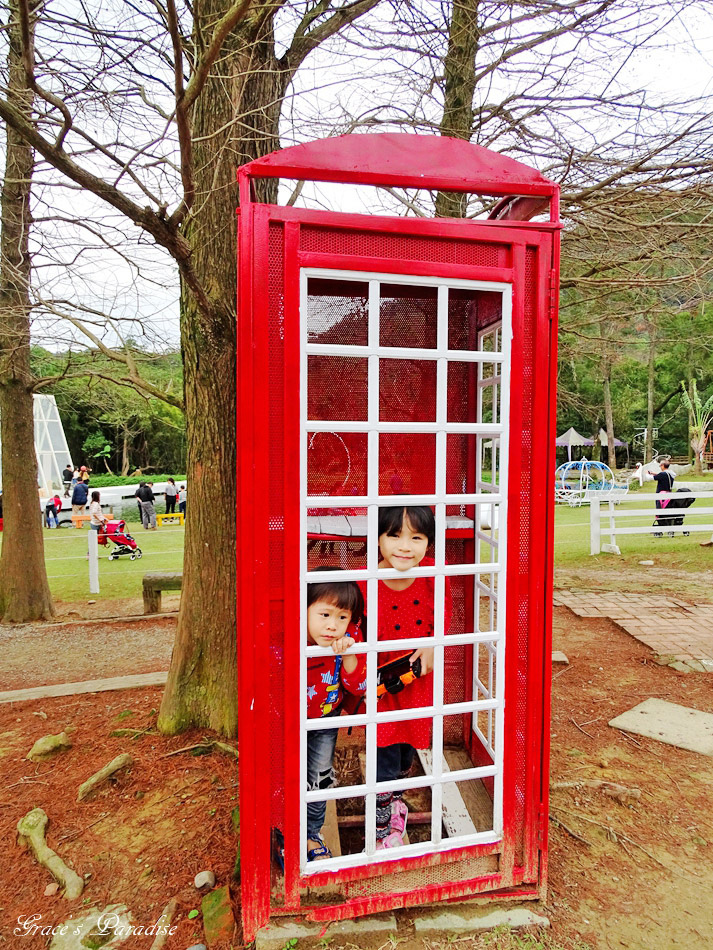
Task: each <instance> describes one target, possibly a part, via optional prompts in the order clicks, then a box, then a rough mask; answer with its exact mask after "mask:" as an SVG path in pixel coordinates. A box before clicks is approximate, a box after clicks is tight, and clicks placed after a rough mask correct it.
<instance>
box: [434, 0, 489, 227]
mask: <svg viewBox="0 0 713 950" xmlns="http://www.w3.org/2000/svg"><path fill="white" fill-rule="evenodd" d="M479 5H480V0H454V3H453V14H452V16H451V23H450V29H449V34H448V50H447V52H446V57H445V60H444V63H443V68H444V73H445V90H444V100H443V117H442V119H441V124H440V129H439V131H440V134H441V135H451V136H454V137H456V138H459V139H464V140H465V141H466V142H469V141H470V137H471V135H472V133H473V96H474V94H475V56H476V53H477V52H478V43H479V40H480V34H479V31H478V7H479ZM467 207H468V195H467V194H458V192H453V191H439V192H438V194H437V195H436V215H437V216H438V217H441V218H447V217H450V218H464V217H465V214H466V210H467Z"/></svg>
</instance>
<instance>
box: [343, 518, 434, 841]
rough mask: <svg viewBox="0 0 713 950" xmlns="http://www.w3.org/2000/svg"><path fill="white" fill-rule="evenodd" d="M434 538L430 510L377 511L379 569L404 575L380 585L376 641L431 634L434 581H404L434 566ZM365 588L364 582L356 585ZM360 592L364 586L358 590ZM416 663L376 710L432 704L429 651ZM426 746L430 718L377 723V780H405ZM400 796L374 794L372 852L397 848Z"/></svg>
mask: <svg viewBox="0 0 713 950" xmlns="http://www.w3.org/2000/svg"><path fill="white" fill-rule="evenodd" d="M435 536H436V523H435V518H434V516H433V512H432V511H431V509H430V508H427V507H416V506H414V507H402V506H398V507H395V508H381V509H380V510H379V552H380V555H381V558H380V560H379V567H381V568H395V569H396V570H397V571H402V572H404V575H405V576H404V577H403V579H401V578H395V579H393V580H384V581H380V582H379V587H378V589H379V631H378V639H379V640H380V641H382V640H403V639H407V638H409V637H429V636H433V631H434V623H433V611H434V593H435V578H433V577H409V576H408V574H407V572H408V571H409V570H411V568H414V567H418V566H419V565H421V566H423V567H430V566H433V564H434V563H435V562H434V561H433V560H432V558H427V557H426V551H427V550H428V547H429V545H431V544H433V542H434V540H435ZM361 583H362V584H364V582H361ZM362 592H363V587H362ZM450 616H451V594H450V584H449V581H448V578H446V586H445V618H444V631H446V632H447V631H448V627H449V625H450ZM403 653H404V651H403V650H398V651H396V652H394V653H381V654H380V655H379V665H380V666H381V665H383V664H384V663H389V662H391V661H392V660H395V659H397V657H399V656H402V655H403ZM417 660H420V665H421V673H420V676H419V678H418V679H416V680H415V681H414V682H412V683H411V684H409V685H408V686H406V687H405V688H404V690H403V691H402V692H400V693H395V694H394V693H389V692H387V693H385V694H384V695H383V696H381V698H380V699H379V708H378V711H379V712H384V711H385V710H392V709H406V708H418V707H419V706H430V705H431V704H432V703H433V679H432V678H431V675H430V674H431V673H432V672H433V647H421V648H419V649H417V650H415V651H414V652H413V653H412V655H411V658H410V663H411V666H412V667H413V665H414V663H416V661H417ZM430 744H431V720H430V719H411V720H406V721H402V722H389V723H382V724H381V725H380V726H379V727H378V730H377V746H378V748H377V758H376V780H377V782H391V781H394V780H396V779H399V778H405V777H406V776H407V775H408V773H409V771H410V769H411V766H412V764H413V761H414V758H415V756H416V749H427V748H429V747H430ZM402 795H403V793H402V792H399V791H396V792H385V793H382V794H379V795H377V796H376V848H377V851H379V850H382V849H383V848H396V847H399V846H400V845H402V844H403V843H404V842H403V836H404V832H405V830H406V820H407V817H408V807H407V806H406V803H405V802H404V801H403V799H402Z"/></svg>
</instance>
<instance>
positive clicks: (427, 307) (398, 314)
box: [379, 284, 438, 349]
mask: <svg viewBox="0 0 713 950" xmlns="http://www.w3.org/2000/svg"><path fill="white" fill-rule="evenodd" d="M437 307H438V291H437V290H436V288H435V287H409V286H407V285H399V284H382V285H381V309H380V313H381V316H380V325H379V344H380V346H410V347H419V348H420V349H424V348H426V349H434V348H435V346H436V335H437V328H438V322H437Z"/></svg>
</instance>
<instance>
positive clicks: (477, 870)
mask: <svg viewBox="0 0 713 950" xmlns="http://www.w3.org/2000/svg"><path fill="white" fill-rule="evenodd" d="M497 870H498V856H497V855H495V854H490V855H485V856H484V857H482V858H465V859H464V860H462V861H453V862H451V863H450V864H437V865H434V866H433V867H430V868H419V869H418V870H415V871H398V872H397V873H395V874H389V875H388V877H386V876H385V875H383V876H379V877H372V878H367V879H366V880H363V881H350V882H349V883H348V884H345V885H344V894H345V896H346V897H349V898H351V897H364V896H367V895H369V894H383V893H387V894H400V893H403V892H404V891H415V890H418V889H419V888H421V887H428V886H429V885H430V884H446V883H448V882H450V881H469V880H471V879H473V878H475V877H479V876H484V875H486V874H493V873H495V872H497ZM385 885H386V886H385Z"/></svg>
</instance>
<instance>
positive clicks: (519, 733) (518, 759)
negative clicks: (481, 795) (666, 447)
mask: <svg viewBox="0 0 713 950" xmlns="http://www.w3.org/2000/svg"><path fill="white" fill-rule="evenodd" d="M536 267H537V258H536V252H535V251H534V250H533V249H532V248H529V249H528V250H527V256H526V258H525V293H524V316H523V326H522V335H521V339H520V341H519V346H520V353H521V356H520V363H521V367H522V377H521V383H520V385H521V386H522V419H521V428H520V452H521V455H520V460H521V467H520V477H519V484H518V486H517V487H518V490H519V495H520V498H519V502H520V532H519V537H518V538H517V541H518V548H517V551H513V550H512V540H511V543H510V556H511V557H513V556H516V557H517V558H518V561H517V572H518V581H517V583H518V607H517V627H515V625H514V624H513V623H512V622H510V623H508V629H509V630H510V631H513V632H515V631H516V642H515V643H513V637H512V633H511V637H510V640H509V642H508V649H509V650H515V652H516V656H517V681H516V683H515V684H511V693H510V697H511V700H510V701H511V702H512V698H513V697H514V702H515V721H516V724H517V727H516V737H515V767H514V781H515V814H514V815H513V816H512V819H513V820H512V827H513V829H514V830H515V849H516V850H515V855H516V857H515V860H516V861H522V860H523V854H524V822H525V769H526V752H525V740H526V736H525V724H526V721H527V720H526V716H527V645H528V635H529V629H530V603H529V583H528V579H529V573H530V569H531V564H530V543H531V536H530V507H531V506H530V493H531V491H532V472H531V470H530V468H529V467H528V464H531V462H530V460H531V459H532V443H533V433H532V404H533V398H534V392H533V385H532V384H533V371H534V340H535V320H536V312H535V304H536V300H537V279H536V274H537V270H536ZM512 435H513V436H515V433H512ZM511 576H512V574H511Z"/></svg>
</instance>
